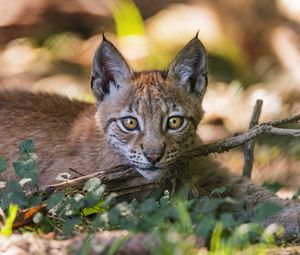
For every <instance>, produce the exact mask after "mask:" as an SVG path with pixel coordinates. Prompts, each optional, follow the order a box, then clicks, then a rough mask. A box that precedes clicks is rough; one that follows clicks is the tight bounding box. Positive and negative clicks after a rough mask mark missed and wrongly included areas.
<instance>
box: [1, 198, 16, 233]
mask: <svg viewBox="0 0 300 255" xmlns="http://www.w3.org/2000/svg"><path fill="white" fill-rule="evenodd" d="M17 211H18V205H16V204H9V209H8V216H7V218H6V220H5V221H4V225H3V227H2V228H1V230H0V235H2V236H5V237H9V236H11V234H12V229H13V223H14V221H15V218H16V216H17Z"/></svg>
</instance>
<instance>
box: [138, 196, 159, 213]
mask: <svg viewBox="0 0 300 255" xmlns="http://www.w3.org/2000/svg"><path fill="white" fill-rule="evenodd" d="M157 208H158V202H157V201H156V200H155V199H153V198H148V199H146V200H145V202H144V203H142V204H141V211H142V212H143V213H146V214H150V213H152V212H154V211H155V210H156V209H157Z"/></svg>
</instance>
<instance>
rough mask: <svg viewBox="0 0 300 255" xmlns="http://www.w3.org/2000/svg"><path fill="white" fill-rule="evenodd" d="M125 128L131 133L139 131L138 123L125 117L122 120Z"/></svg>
mask: <svg viewBox="0 0 300 255" xmlns="http://www.w3.org/2000/svg"><path fill="white" fill-rule="evenodd" d="M122 124H123V126H124V127H125V128H126V129H128V130H129V131H133V130H136V129H138V122H137V120H136V119H135V118H132V117H125V118H123V119H122Z"/></svg>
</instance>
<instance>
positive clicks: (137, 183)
mask: <svg viewBox="0 0 300 255" xmlns="http://www.w3.org/2000/svg"><path fill="white" fill-rule="evenodd" d="M299 120H300V114H298V115H295V116H291V117H289V118H285V119H281V120H278V121H273V122H267V123H262V124H260V125H256V126H254V127H252V128H250V129H249V130H247V131H246V132H243V133H240V134H237V135H234V136H232V137H230V138H227V139H223V140H220V141H217V142H213V143H209V144H202V145H199V146H198V147H196V148H194V149H192V150H190V151H188V152H187V153H186V154H185V155H184V156H181V157H180V159H179V161H185V160H189V159H191V158H193V157H198V156H207V155H208V154H210V153H222V152H225V151H229V150H230V149H233V148H236V147H238V146H240V145H242V144H244V143H246V142H248V141H250V140H253V139H254V138H256V137H259V136H261V135H264V134H269V135H287V136H294V137H300V129H286V128H279V127H277V126H280V125H284V124H289V123H297V122H299ZM77 171H78V170H77ZM92 177H98V178H100V180H101V182H102V183H104V184H107V186H108V189H107V191H108V192H109V191H111V190H113V189H114V187H118V189H117V190H115V191H117V195H118V192H119V195H125V194H130V193H131V192H139V191H145V190H149V189H152V188H154V187H162V186H161V181H157V182H151V181H147V180H146V179H145V178H143V177H141V176H140V175H139V174H138V173H137V172H136V171H134V170H133V169H132V168H131V167H130V166H128V165H121V166H117V167H114V168H111V169H107V170H103V171H99V172H95V173H93V174H89V175H85V176H80V177H77V178H74V179H71V180H68V181H65V182H60V183H56V184H52V185H50V186H47V187H43V188H42V189H40V191H43V190H46V191H47V190H52V192H53V191H56V190H65V189H66V188H80V187H82V186H83V184H84V183H85V182H86V181H87V180H88V179H90V178H92ZM27 194H28V195H30V194H32V192H28V193H27Z"/></svg>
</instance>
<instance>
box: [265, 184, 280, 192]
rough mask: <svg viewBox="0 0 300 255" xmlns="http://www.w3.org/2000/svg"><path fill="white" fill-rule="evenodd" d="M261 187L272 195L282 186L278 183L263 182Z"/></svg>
mask: <svg viewBox="0 0 300 255" xmlns="http://www.w3.org/2000/svg"><path fill="white" fill-rule="evenodd" d="M262 186H263V187H265V188H266V189H268V190H270V191H272V192H274V193H276V192H277V191H279V190H280V188H281V187H282V185H281V184H280V183H279V182H273V183H269V182H264V183H263V185H262Z"/></svg>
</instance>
